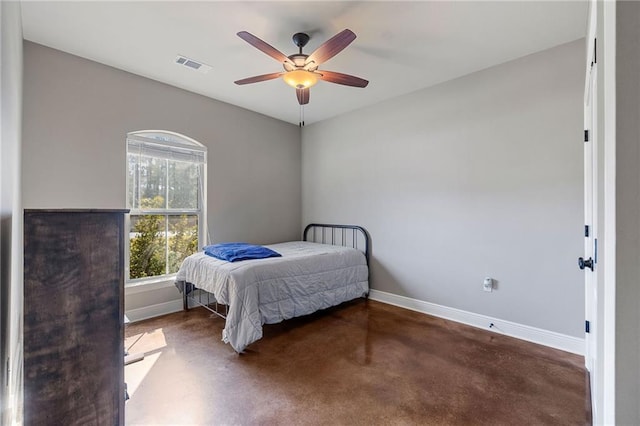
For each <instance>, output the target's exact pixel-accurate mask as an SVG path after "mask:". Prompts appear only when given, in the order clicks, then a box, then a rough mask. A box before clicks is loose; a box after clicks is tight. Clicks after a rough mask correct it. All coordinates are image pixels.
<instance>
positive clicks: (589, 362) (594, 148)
mask: <svg viewBox="0 0 640 426" xmlns="http://www.w3.org/2000/svg"><path fill="white" fill-rule="evenodd" d="M590 44H591V45H592V46H591V49H589V51H590V52H591V54H590V55H588V58H587V61H588V62H587V75H586V84H585V96H584V128H585V134H584V140H585V142H584V220H585V227H584V236H585V238H584V255H583V257H580V258H579V259H578V265H579V267H580V269H583V270H584V271H585V343H586V347H585V364H586V367H587V369H588V370H589V372H590V373H591V374H590V377H591V381H592V383H591V389H594V388H597V386H598V383H596V381H597V379H598V377H599V374H598V372H596V371H594V369H595V368H597V363H596V355H597V351H596V348H597V346H596V336H597V333H596V330H597V327H599V324H597V322H596V319H597V303H598V299H597V297H598V292H597V273H596V268H597V265H598V217H597V214H598V209H597V205H598V199H597V198H598V186H597V170H598V167H597V161H598V139H597V134H598V133H597V128H596V107H597V90H596V88H597V86H596V82H597V68H598V65H597V63H596V57H595V40H594V39H592V41H591V43H590Z"/></svg>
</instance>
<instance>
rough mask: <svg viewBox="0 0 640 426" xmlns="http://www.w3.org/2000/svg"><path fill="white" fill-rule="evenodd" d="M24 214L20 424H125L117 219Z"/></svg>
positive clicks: (107, 213) (93, 214)
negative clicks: (22, 348)
mask: <svg viewBox="0 0 640 426" xmlns="http://www.w3.org/2000/svg"><path fill="white" fill-rule="evenodd" d="M125 213H127V210H25V213H24V422H25V425H120V424H124V358H123V356H124V334H123V333H124V325H123V322H124V215H125Z"/></svg>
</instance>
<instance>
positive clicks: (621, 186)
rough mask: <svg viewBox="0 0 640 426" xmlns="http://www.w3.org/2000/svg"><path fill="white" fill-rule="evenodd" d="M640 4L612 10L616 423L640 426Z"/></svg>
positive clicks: (619, 5)
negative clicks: (613, 15) (614, 57)
mask: <svg viewBox="0 0 640 426" xmlns="http://www.w3.org/2000/svg"><path fill="white" fill-rule="evenodd" d="M639 164H640V3H638V2H630V1H629V2H627V1H622V2H617V10H616V195H615V196H616V319H615V322H616V337H615V340H616V351H615V353H616V393H615V395H616V396H615V398H616V424H620V425H638V424H640V404H638V401H640V167H639Z"/></svg>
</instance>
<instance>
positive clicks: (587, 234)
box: [584, 225, 589, 237]
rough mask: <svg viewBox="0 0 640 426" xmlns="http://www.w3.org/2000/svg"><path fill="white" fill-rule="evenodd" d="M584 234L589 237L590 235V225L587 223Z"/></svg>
mask: <svg viewBox="0 0 640 426" xmlns="http://www.w3.org/2000/svg"><path fill="white" fill-rule="evenodd" d="M584 236H585V237H588V236H589V225H585V226H584Z"/></svg>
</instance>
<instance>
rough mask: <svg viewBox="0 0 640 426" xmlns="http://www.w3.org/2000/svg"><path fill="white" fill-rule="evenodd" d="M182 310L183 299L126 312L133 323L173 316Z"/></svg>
mask: <svg viewBox="0 0 640 426" xmlns="http://www.w3.org/2000/svg"><path fill="white" fill-rule="evenodd" d="M181 310H182V299H176V300H170V301H168V302H164V303H158V304H157V305H150V306H145V307H142V308H137V309H130V310H128V311H126V312H125V314H126V315H127V317H128V318H129V320H130V321H131V322H136V321H142V320H145V319H149V318H153V317H159V316H160V315H166V314H172V313H174V312H178V311H181Z"/></svg>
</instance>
